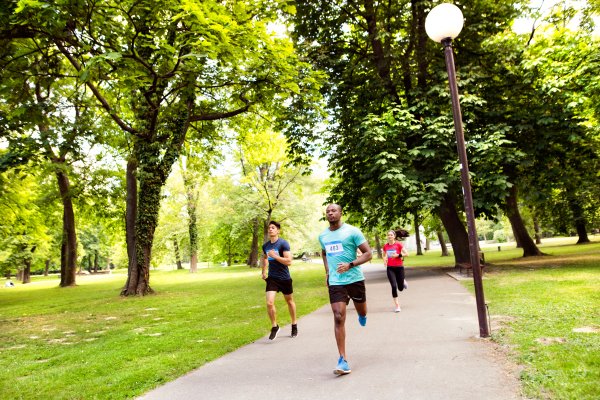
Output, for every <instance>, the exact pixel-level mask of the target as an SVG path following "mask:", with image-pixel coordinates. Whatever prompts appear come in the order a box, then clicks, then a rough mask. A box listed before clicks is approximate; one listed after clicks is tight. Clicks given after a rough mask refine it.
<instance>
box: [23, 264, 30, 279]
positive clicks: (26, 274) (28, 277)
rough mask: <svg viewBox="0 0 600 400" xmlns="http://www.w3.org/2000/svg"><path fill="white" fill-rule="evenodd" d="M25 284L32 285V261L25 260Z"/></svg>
mask: <svg viewBox="0 0 600 400" xmlns="http://www.w3.org/2000/svg"><path fill="white" fill-rule="evenodd" d="M23 264H24V265H25V267H24V268H23V284H25V283H31V261H26V260H23Z"/></svg>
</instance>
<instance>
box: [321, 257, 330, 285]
mask: <svg viewBox="0 0 600 400" xmlns="http://www.w3.org/2000/svg"><path fill="white" fill-rule="evenodd" d="M321 251H322V253H323V255H322V257H323V265H324V266H325V284H327V286H329V264H327V252H326V251H325V249H321Z"/></svg>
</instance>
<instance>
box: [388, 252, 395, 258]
mask: <svg viewBox="0 0 600 400" xmlns="http://www.w3.org/2000/svg"><path fill="white" fill-rule="evenodd" d="M387 255H388V257H393V256H395V255H396V250H388V251H387Z"/></svg>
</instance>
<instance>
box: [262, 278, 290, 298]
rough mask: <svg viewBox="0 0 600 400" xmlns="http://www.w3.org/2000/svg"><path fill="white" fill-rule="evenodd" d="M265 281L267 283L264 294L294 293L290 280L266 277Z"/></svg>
mask: <svg viewBox="0 0 600 400" xmlns="http://www.w3.org/2000/svg"><path fill="white" fill-rule="evenodd" d="M265 280H266V282H267V290H265V292H281V293H283V294H292V293H294V288H293V287H292V280H291V279H277V278H271V277H268V278H267V279H265Z"/></svg>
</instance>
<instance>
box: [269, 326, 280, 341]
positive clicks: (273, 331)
mask: <svg viewBox="0 0 600 400" xmlns="http://www.w3.org/2000/svg"><path fill="white" fill-rule="evenodd" d="M277 332H279V325H277V326H274V327H273V328H271V334H270V335H269V340H275V338H276V337H277Z"/></svg>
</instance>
